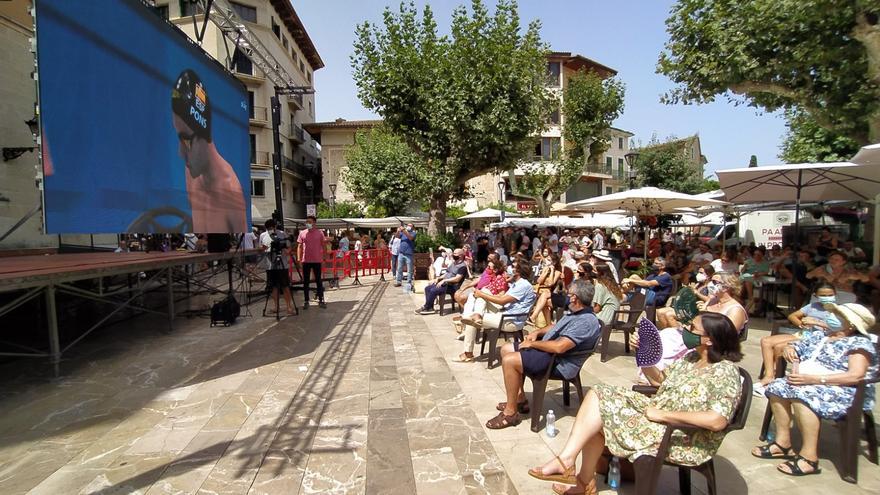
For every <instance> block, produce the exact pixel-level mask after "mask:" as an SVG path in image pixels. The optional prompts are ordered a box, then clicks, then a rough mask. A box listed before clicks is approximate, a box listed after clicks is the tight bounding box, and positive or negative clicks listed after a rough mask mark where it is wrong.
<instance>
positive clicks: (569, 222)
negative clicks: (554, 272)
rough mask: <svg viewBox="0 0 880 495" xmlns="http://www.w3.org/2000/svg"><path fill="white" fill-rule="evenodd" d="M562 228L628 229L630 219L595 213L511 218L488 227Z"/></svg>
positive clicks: (622, 216)
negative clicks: (578, 215)
mask: <svg viewBox="0 0 880 495" xmlns="http://www.w3.org/2000/svg"><path fill="white" fill-rule="evenodd" d="M533 225H535V226H538V227H540V228H544V227H563V228H570V229H586V228H596V227H599V228H610V229H614V228H619V229H628V228H629V225H630V218H629V217H627V216H624V215H616V214H610V213H596V214H593V215H584V216H582V217H544V218H512V219H508V220H505V221H504V222H496V223H493V224H492V225H490V227H491V228H493V229H497V228H501V227H531V226H533Z"/></svg>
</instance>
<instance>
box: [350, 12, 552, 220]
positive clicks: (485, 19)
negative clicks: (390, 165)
mask: <svg viewBox="0 0 880 495" xmlns="http://www.w3.org/2000/svg"><path fill="white" fill-rule="evenodd" d="M539 28H540V24H539V23H538V22H537V21H535V22H531V23H530V24H529V25H528V27H527V28H526V29H525V30H524V31H523V30H522V29H521V27H520V17H519V13H518V9H517V5H516V3H515V2H514V1H512V0H499V1H498V2H497V3H496V5H495V12H494V14H493V13H490V12H489V11H488V10H487V9H486V6H485V5H484V4H483V2H482V1H480V0H474V1H473V2H472V4H471V8H470V12H469V11H468V9H466V8H465V7H458V8H456V9H455V11H454V12H453V14H452V26H451V30H450V31H451V33H450V34H449V35H448V36H440V35H439V34H438V32H437V23H436V21H435V19H434V14H433V12H432V11H431V8H430V6H425V8H424V10H423V11H422V12H421V16H420V15H419V13H418V12H417V10H416V8H415V6H414V5H413V4H412V3H409V4H401V5H400V8H399V9H398V10H397V11H396V12H394V11H392V10H390V9H387V8H386V9H385V12H384V15H383V22H382V25H374V24H371V23H369V22H365V23H364V24H362V25H360V26H358V28H357V32H356V34H357V39H356V41H355V43H354V54H353V55H352V67H353V69H354V79H355V82H356V84H357V87H358V96H359V97H360V99H361V101H362V102H363V104H364V106H366V107H367V108H369V109H371V110H374V111H376V112H377V113H379V114H380V115H381V116H382V117H383V118H384V120H385V124H386V125H387V126H388V128H389V129H390V130H391V132H393V133H394V134H396V135H398V136H401V137H402V138H403V139H404V140H405V141H406V142H407V143H408V144H409V145H410V147H411V148H412V149H413V151H415V152H416V153H417V154H418V155H419V156H420V157H421V158H422V161H421V162H419V164H418V166H419V167H420V168H421V169H422V170H423V171H424V172H425V173H426V174H427V175H429V176H430V177H431V180H430V181H429V186H430V187H429V190H428V191H426V194H425V196H424V197H425V198H427V199H428V200H429V202H430V211H429V224H428V231H429V232H430V233H432V234H437V233H439V232H441V231H442V230H443V229H444V224H445V212H446V201H447V200H448V199H449V198H450V195H453V194H456V193H458V192H460V191H461V188H462V187H463V186H464V185H465V183H466V182H467V181H468V180H470V179H472V178H474V177H477V176H480V175H483V174H485V173H487V172H491V171H493V170H497V169H501V170H506V169H508V168H510V167H511V166H512V165H513V164H514V163H515V162H516V161H517V160H518V159H519V158H520V157H521V156H522V153H523V151H524V148H523V146H524V143H526V142H527V141H528V140H529V139H530V136H532V135H534V134H535V133H536V132H537V131H539V130H540V129H541V126H542V124H541V122H542V118H541V114H542V109H543V108H546V96H545V94H544V89H543V85H542V84H541V82H542V81H543V80H544V77H545V72H546V59H545V53H546V50H547V48H546V47H545V45H544V44H543V43H542V42H541V39H540V36H539V34H538V31H539ZM414 199H420V198H414Z"/></svg>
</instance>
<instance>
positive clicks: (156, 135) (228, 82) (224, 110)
mask: <svg viewBox="0 0 880 495" xmlns="http://www.w3.org/2000/svg"><path fill="white" fill-rule="evenodd" d="M36 10H37V54H38V60H39V88H40V109H41V110H40V113H41V124H42V130H43V142H42V143H43V172H44V178H45V179H44V191H45V192H44V204H45V221H46V230H47V232H49V233H123V232H130V233H134V232H137V233H150V232H199V233H209V232H244V231H245V230H246V229H247V228H248V225H249V224H250V187H249V186H250V182H249V181H250V165H249V163H250V159H249V157H250V150H249V146H250V144H249V139H248V114H249V111H248V97H247V92H246V90H245V88H244V86H243V85H242V84H241V83H240V82H239V81H237V80H236V79H235V78H234V77H232V76H230V75H229V74H228V73H226V72H225V70H224V69H223V67H222V66H221V65H220V64H218V63H217V62H215V61H214V60H212V59H211V58H210V57H208V56H207V55H206V54H205V53H204V52H203V51H202V50H201V49H200V48H199V47H198V46H196V45H195V44H194V43H192V42H191V41H190V40H189V39H188V38H187V37H186V36H185V35H184V34H182V33H181V32H179V31H177V30H176V29H175V28H173V27H172V26H169V25H168V24H167V23H166V22H165V21H164V20H163V19H161V18H160V17H159V16H158V15H156V13H155V12H154V11H153V10H152V9H150V8H149V7H147V6H145V5H144V4H143V3H142V2H141V1H139V0H39V2H37V4H36Z"/></svg>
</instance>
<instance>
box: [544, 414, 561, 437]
mask: <svg viewBox="0 0 880 495" xmlns="http://www.w3.org/2000/svg"><path fill="white" fill-rule="evenodd" d="M544 430H545V431H546V432H547V436H548V437H550V438H553V437H555V436H556V435H558V434H559V430H557V429H556V414H554V413H553V409H550V410H549V411H547V428H545V429H544Z"/></svg>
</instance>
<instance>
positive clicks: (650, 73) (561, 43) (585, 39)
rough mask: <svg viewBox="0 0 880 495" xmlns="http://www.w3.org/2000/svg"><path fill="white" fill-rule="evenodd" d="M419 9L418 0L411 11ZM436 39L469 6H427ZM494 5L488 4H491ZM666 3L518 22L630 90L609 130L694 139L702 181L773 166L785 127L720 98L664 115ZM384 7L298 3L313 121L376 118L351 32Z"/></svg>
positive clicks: (523, 6)
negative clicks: (311, 69)
mask: <svg viewBox="0 0 880 495" xmlns="http://www.w3.org/2000/svg"><path fill="white" fill-rule="evenodd" d="M416 3H417V5H419V6H421V5H424V3H425V2H424V0H419V1H417V2H416ZM429 3H430V4H431V8H432V9H433V11H434V14H435V16H436V17H437V21H438V24H439V26H440V27H441V30H444V31H445V30H446V29H447V28H448V26H449V22H450V16H451V14H452V10H453V9H454V8H455V7H456V6H457V5H460V4H462V3H467V4H468V5H469V4H470V1H469V0H454V1H448V0H435V1H431V2H429ZM487 3H489V4H490V5H491V4H492V3H494V2H492V1H491V0H488V2H487ZM673 3H674V2H672V1H670V0H621V1H616V2H607V1H600V0H580V1H577V0H565V1H563V0H521V1H520V17H521V18H522V19H523V22H524V23H526V22H528V21H531V20H533V19H539V20H540V21H541V23H542V29H541V37H542V38H543V39H544V41H546V42H547V43H548V44H549V45H550V47H551V48H552V49H553V50H556V51H567V52H573V53H579V54H581V55H584V56H586V57H588V58H591V59H593V60H596V61H597V62H600V63H602V64H605V65H607V66H610V67H612V68H614V69H616V70H617V71H618V73H619V74H618V75H619V77H620V78H621V79H622V80H623V82H624V83H626V88H627V91H626V109H625V110H624V113H623V116H622V117H621V118H620V119H618V121H617V122H615V127H619V128H622V129H626V130H628V131H630V132H633V133H634V134H635V138H634V139H636V141H637V142H638V141H639V140H641V141H642V142H647V141H648V140H650V138H651V135H652V134H654V133H656V134H657V135H658V136H659V137H660V138H661V139H663V138H665V137H667V136H669V135H676V136H678V137H684V136H688V135H691V134H694V133H697V132H699V133H700V139H701V142H702V145H703V153H704V154H705V155H706V157H707V158H708V159H709V164H708V166H707V167H706V171H707V175H709V174H710V173H711V172H713V171H714V170H718V169H725V168H733V167H744V166H746V165H748V162H749V157H750V156H751V155H753V154H754V155H757V156H758V162H759V163H760V164H773V163H779V160H778V158H777V154H778V153H779V144H780V142H781V140H782V136H783V135H784V132H785V125H784V122H783V120H782V118H781V117H780V116H779V115H776V114H767V113H760V112H758V111H757V110H756V109H755V108H751V107H748V106H745V105H741V106H735V105H733V104H732V103H728V102H727V100H726V98H721V99H719V101H716V102H715V103H713V104H710V105H700V106H686V105H663V104H661V103H660V101H659V96H660V94H661V93H663V92H664V91H666V90H667V89H669V88H670V87H672V84H671V82H670V81H669V80H668V79H667V78H666V77H665V76H661V75H658V74H656V73H655V66H656V64H657V57H658V54H659V53H660V51H661V50H662V49H663V45H664V43H665V42H666V39H667V35H666V31H665V24H664V21H665V20H666V17H667V13H668V11H669V8H670V6H671V5H672V4H673ZM385 5H391V6H392V7H393V8H397V6H398V5H399V2H395V1H388V0H381V1H374V0H360V1H352V0H323V1H317V0H310V1H304V2H294V7H295V8H296V10H297V13H298V14H299V16H300V18H301V19H302V21H303V23H304V24H305V26H306V30H307V31H308V33H309V35H310V36H311V38H312V41H313V42H314V43H315V46H316V47H317V49H318V52H319V53H320V54H321V58H322V59H323V60H324V64H325V65H326V66H325V67H324V68H323V69H321V70H319V71H317V72H316V73H315V89H316V90H317V95H316V98H317V102H316V110H317V119H318V120H319V121H329V120H334V119H336V118H337V117H342V118H345V119H348V120H354V119H364V118H375V114H373V113H372V112H370V111H368V110H366V109H365V108H364V107H363V105H362V104H361V102H360V100H359V99H358V98H357V94H356V88H355V85H354V81H353V80H352V75H351V73H352V70H351V63H350V59H349V56H350V55H351V52H352V43H353V41H354V30H355V26H356V25H357V24H359V23H361V22H363V21H365V20H369V21H371V22H374V23H375V22H381V14H382V10H383V8H384V6H385Z"/></svg>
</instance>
